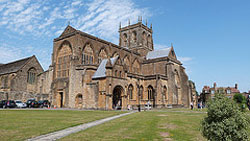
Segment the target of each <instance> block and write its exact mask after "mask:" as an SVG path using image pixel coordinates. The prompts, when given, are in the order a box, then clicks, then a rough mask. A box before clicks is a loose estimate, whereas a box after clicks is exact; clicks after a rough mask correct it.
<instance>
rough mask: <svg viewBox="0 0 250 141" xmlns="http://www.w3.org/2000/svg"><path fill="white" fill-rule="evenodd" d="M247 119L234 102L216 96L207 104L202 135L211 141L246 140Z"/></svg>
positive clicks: (219, 95) (218, 95)
mask: <svg viewBox="0 0 250 141" xmlns="http://www.w3.org/2000/svg"><path fill="white" fill-rule="evenodd" d="M248 118H249V117H247V116H246V115H245V113H243V112H241V111H240V109H239V107H238V106H237V104H236V103H234V101H232V100H231V99H229V98H227V97H225V96H224V95H221V94H217V95H215V98H214V99H213V100H210V101H209V102H208V111H207V116H206V117H205V118H204V119H203V121H202V126H201V130H202V135H203V136H204V137H205V138H207V139H208V140H211V141H239V140H241V141H244V140H248V135H247V126H248V125H249V119H248Z"/></svg>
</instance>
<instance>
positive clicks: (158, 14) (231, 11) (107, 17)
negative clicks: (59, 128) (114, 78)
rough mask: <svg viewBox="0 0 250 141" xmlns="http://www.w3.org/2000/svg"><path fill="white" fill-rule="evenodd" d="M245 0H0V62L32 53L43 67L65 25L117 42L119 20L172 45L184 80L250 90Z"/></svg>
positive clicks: (248, 4)
mask: <svg viewBox="0 0 250 141" xmlns="http://www.w3.org/2000/svg"><path fill="white" fill-rule="evenodd" d="M249 7H250V1H248V0H105V1H104V0H94V1H90V0H72V1H67V0H65V1H62V0H46V1H44V0H36V1H31V0H12V1H9V0H0V31H1V32H0V37H1V38H0V63H7V62H10V61H14V60H16V59H20V58H23V57H27V56H31V55H33V54H35V55H36V56H37V57H38V59H39V61H40V62H41V64H42V66H43V67H44V69H47V68H48V66H49V65H50V63H51V53H52V48H53V39H54V38H56V37H58V36H59V35H60V33H61V32H62V31H63V29H64V28H65V27H66V26H67V24H68V21H70V24H71V25H72V26H73V27H75V28H77V29H80V30H82V31H84V32H87V33H90V34H93V35H95V36H98V37H100V38H103V39H105V40H108V41H111V42H114V43H116V44H117V43H118V32H117V31H118V27H119V22H121V23H122V26H126V25H127V23H128V19H130V21H131V23H136V22H137V18H138V16H142V17H143V21H145V20H146V19H148V23H149V24H150V23H152V24H153V31H154V33H153V39H154V44H155V49H160V48H165V47H168V46H170V45H171V43H173V45H174V49H175V51H176V54H177V56H178V58H179V59H180V60H181V61H182V62H183V64H184V66H185V67H186V72H187V73H188V75H189V78H190V79H191V80H193V81H194V82H195V83H196V85H197V90H198V91H201V89H202V86H204V85H209V86H211V85H212V84H213V83H214V82H217V85H218V86H234V84H235V83H238V84H239V89H240V90H241V91H242V92H243V91H248V90H250V73H249V70H250V65H249V64H250V63H249V61H250V54H249V52H250V42H249V41H250V39H249V37H250V16H249V15H250V8H249Z"/></svg>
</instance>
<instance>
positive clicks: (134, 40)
mask: <svg viewBox="0 0 250 141" xmlns="http://www.w3.org/2000/svg"><path fill="white" fill-rule="evenodd" d="M136 36H137V34H136V31H133V32H132V43H136V40H137V38H136Z"/></svg>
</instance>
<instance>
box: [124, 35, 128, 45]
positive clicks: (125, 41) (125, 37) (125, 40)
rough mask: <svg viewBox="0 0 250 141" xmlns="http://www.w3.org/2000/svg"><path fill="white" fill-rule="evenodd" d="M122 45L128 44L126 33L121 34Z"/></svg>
mask: <svg viewBox="0 0 250 141" xmlns="http://www.w3.org/2000/svg"><path fill="white" fill-rule="evenodd" d="M123 46H124V47H127V46H128V35H127V34H126V33H124V34H123Z"/></svg>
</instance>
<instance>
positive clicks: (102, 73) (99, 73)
mask: <svg viewBox="0 0 250 141" xmlns="http://www.w3.org/2000/svg"><path fill="white" fill-rule="evenodd" d="M118 58H119V56H116V57H113V58H110V62H111V65H112V66H114V64H115V62H116V61H117V59H118ZM108 61H109V59H103V60H102V62H101V63H100V65H99V67H98V69H97V71H96V72H95V74H94V75H93V76H92V79H97V78H104V77H106V64H107V63H108Z"/></svg>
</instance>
